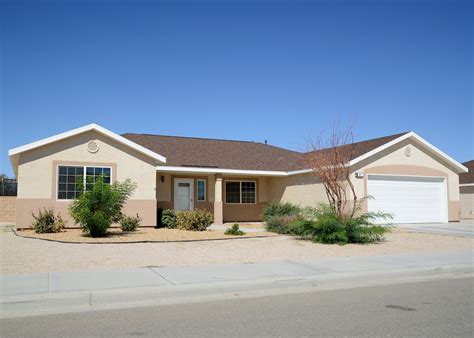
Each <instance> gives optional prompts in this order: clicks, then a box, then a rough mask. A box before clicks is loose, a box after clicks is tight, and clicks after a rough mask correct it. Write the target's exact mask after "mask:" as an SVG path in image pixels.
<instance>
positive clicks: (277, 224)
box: [265, 215, 296, 234]
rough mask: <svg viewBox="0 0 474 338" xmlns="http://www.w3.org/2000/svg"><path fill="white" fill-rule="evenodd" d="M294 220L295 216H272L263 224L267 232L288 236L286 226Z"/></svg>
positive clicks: (288, 232)
mask: <svg viewBox="0 0 474 338" xmlns="http://www.w3.org/2000/svg"><path fill="white" fill-rule="evenodd" d="M295 220H296V216H288V215H285V216H273V217H270V218H269V219H268V220H267V222H266V223H265V228H266V229H267V231H270V232H276V233H278V234H290V231H289V228H288V225H289V224H290V223H291V222H293V221H295Z"/></svg>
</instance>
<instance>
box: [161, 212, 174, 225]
mask: <svg viewBox="0 0 474 338" xmlns="http://www.w3.org/2000/svg"><path fill="white" fill-rule="evenodd" d="M161 223H162V224H163V226H164V227H165V228H169V229H176V212H175V211H174V210H172V209H167V210H163V213H162V214H161Z"/></svg>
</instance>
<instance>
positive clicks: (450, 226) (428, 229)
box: [395, 221, 474, 238]
mask: <svg viewBox="0 0 474 338" xmlns="http://www.w3.org/2000/svg"><path fill="white" fill-rule="evenodd" d="M395 227H397V228H399V229H403V230H406V231H413V232H423V233H430V234H435V235H446V236H455V237H467V238H474V223H469V222H464V221H461V222H459V223H456V222H453V223H416V224H395Z"/></svg>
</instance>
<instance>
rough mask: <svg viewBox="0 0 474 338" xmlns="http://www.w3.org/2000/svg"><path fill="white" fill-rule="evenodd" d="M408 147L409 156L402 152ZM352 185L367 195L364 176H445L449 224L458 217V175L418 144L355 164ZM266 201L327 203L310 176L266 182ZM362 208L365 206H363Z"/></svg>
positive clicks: (404, 144)
mask: <svg viewBox="0 0 474 338" xmlns="http://www.w3.org/2000/svg"><path fill="white" fill-rule="evenodd" d="M407 147H409V148H410V156H406V154H405V149H406V148H407ZM351 170H352V172H353V173H352V178H353V179H352V182H353V183H354V186H355V189H356V193H357V195H358V197H359V198H360V197H365V196H367V188H366V187H367V174H369V173H384V174H395V175H415V176H416V175H418V176H441V177H446V180H447V186H448V201H447V204H448V217H449V220H450V221H457V220H459V218H460V201H459V176H458V174H457V173H456V172H455V171H453V169H451V168H450V167H449V165H448V164H446V163H443V162H441V160H438V159H436V158H435V157H433V156H432V155H430V154H428V153H427V152H426V151H424V150H423V149H422V148H421V147H420V146H419V145H418V144H416V143H414V142H412V141H410V140H406V141H404V142H400V143H399V144H397V145H395V146H393V147H390V148H389V149H387V150H385V151H383V152H381V153H379V154H377V155H374V156H372V157H371V158H369V159H367V160H365V161H362V162H360V163H358V164H357V165H356V166H354V167H353V168H351ZM356 171H360V172H363V173H364V177H363V178H355V172H356ZM270 198H271V200H274V201H288V202H292V203H296V204H299V205H301V206H316V205H317V204H318V203H327V197H326V194H325V191H324V187H323V186H322V184H321V183H320V182H319V180H318V179H317V178H316V177H314V175H312V174H303V175H295V176H289V177H283V178H279V177H274V178H271V179H270ZM363 208H366V204H364V205H363Z"/></svg>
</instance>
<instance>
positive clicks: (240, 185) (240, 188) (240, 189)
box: [224, 180, 258, 205]
mask: <svg viewBox="0 0 474 338" xmlns="http://www.w3.org/2000/svg"><path fill="white" fill-rule="evenodd" d="M227 182H239V183H240V184H239V197H240V202H238V203H236V202H235V203H234V202H230V203H228V202H227ZM242 182H253V183H255V202H253V203H242ZM224 186H225V195H224V200H225V204H239V205H240V204H243V205H245V204H257V197H258V194H257V181H256V180H225V183H224Z"/></svg>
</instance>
